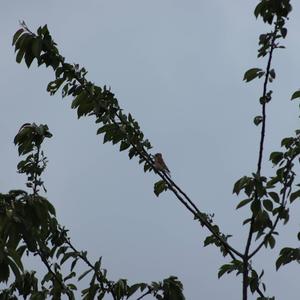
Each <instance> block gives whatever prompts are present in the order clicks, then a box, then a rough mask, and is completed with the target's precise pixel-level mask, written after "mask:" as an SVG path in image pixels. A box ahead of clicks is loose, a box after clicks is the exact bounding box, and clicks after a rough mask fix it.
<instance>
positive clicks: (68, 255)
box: [60, 252, 76, 265]
mask: <svg viewBox="0 0 300 300" xmlns="http://www.w3.org/2000/svg"><path fill="white" fill-rule="evenodd" d="M70 257H76V252H68V253H65V254H64V256H63V258H62V259H61V261H60V264H61V265H62V264H63V263H64V262H65V261H67V260H68V259H69V258H70Z"/></svg>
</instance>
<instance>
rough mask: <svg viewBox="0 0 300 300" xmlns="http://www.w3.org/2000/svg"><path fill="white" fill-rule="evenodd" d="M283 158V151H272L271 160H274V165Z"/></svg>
mask: <svg viewBox="0 0 300 300" xmlns="http://www.w3.org/2000/svg"><path fill="white" fill-rule="evenodd" d="M282 159H283V153H282V152H272V153H271V155H270V161H272V163H273V164H274V165H277V164H278V163H279V162H280V161H281V160H282Z"/></svg>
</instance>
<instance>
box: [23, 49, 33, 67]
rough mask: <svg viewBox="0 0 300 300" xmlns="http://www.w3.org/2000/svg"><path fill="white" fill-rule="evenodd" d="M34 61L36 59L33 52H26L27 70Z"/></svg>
mask: <svg viewBox="0 0 300 300" xmlns="http://www.w3.org/2000/svg"><path fill="white" fill-rule="evenodd" d="M33 59H34V56H33V55H32V53H31V51H26V53H25V63H26V65H27V68H29V67H30V65H31V63H32V61H33Z"/></svg>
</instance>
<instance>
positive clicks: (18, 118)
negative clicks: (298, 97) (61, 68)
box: [0, 0, 300, 300]
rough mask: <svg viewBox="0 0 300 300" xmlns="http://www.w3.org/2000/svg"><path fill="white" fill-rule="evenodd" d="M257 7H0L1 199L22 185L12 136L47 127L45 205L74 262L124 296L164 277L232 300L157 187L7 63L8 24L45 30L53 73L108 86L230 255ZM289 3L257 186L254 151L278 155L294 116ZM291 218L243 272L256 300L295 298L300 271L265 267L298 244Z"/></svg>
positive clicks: (295, 73)
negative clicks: (85, 258) (73, 67)
mask: <svg viewBox="0 0 300 300" xmlns="http://www.w3.org/2000/svg"><path fill="white" fill-rule="evenodd" d="M257 2H258V1H237V0H230V1H223V0H211V1H199V0H198V1H196V0H186V1H179V0H173V1H171V0H165V1H161V0H160V1H159V0H151V1H145V0H127V1H120V0H119V1H117V0H109V1H108V0H105V1H104V0H97V1H96V0H87V1H78V0H76V1H74V0H73V1H58V0H52V1H47V2H46V1H33V0H27V1H16V0H10V1H5V0H1V3H0V42H1V56H0V68H1V74H2V76H1V81H0V88H1V100H0V101H1V110H0V114H1V115H0V136H1V145H0V155H1V175H0V186H1V192H3V193H4V192H7V191H8V190H10V189H13V188H22V187H23V186H24V182H25V178H24V177H23V176H20V175H18V174H17V173H16V165H17V162H18V160H19V158H18V157H17V149H16V147H15V146H14V145H13V138H14V136H15V134H16V133H17V131H18V129H19V127H20V126H21V125H22V124H23V123H26V122H36V123H43V124H48V126H49V128H50V131H51V132H52V133H53V138H52V139H50V140H48V141H47V142H46V143H45V144H44V149H45V152H46V154H47V156H48V159H49V165H48V168H47V171H46V173H45V175H44V179H45V183H46V187H47V189H48V194H47V198H48V199H49V200H50V201H51V202H52V203H53V204H54V205H55V207H56V209H57V215H58V219H59V221H60V223H61V224H62V225H65V226H66V227H67V228H69V229H70V236H71V238H72V241H73V243H74V244H75V245H76V246H77V248H78V249H82V250H88V253H89V257H90V259H91V260H96V259H97V258H98V257H99V256H103V267H105V268H107V269H108V271H109V277H110V278H111V279H114V280H116V279H118V278H128V279H129V282H130V283H135V282H140V281H145V282H151V281H158V280H162V279H163V278H166V277H168V276H170V275H175V276H178V277H179V279H180V280H181V281H182V282H183V284H184V293H185V295H186V298H187V299H192V300H197V299H221V298H222V299H232V300H238V299H241V277H238V278H236V277H235V275H229V276H225V277H224V278H222V279H220V280H218V279H217V272H218V268H219V267H220V266H221V265H222V264H224V263H227V262H228V261H229V260H227V259H223V257H222V256H221V255H220V253H219V250H218V249H215V248H214V247H207V248H203V246H202V245H203V241H204V239H205V237H206V236H207V234H208V232H207V231H206V230H204V229H202V228H201V227H200V226H199V224H198V223H197V222H195V221H194V220H193V218H192V217H191V215H190V214H189V213H188V212H187V211H185V209H184V207H183V206H182V205H180V203H178V201H177V200H176V198H175V197H174V196H173V194H171V193H164V194H163V195H161V196H160V197H159V198H157V197H156V196H155V195H154V193H153V184H154V182H155V181H156V180H157V179H158V178H157V176H156V175H155V174H144V173H143V171H142V168H141V167H140V166H139V165H138V163H137V161H136V160H131V161H130V160H129V159H128V156H127V153H126V152H121V153H120V152H118V147H116V146H112V145H111V144H105V145H103V144H102V139H103V137H102V136H96V134H95V133H96V130H97V127H96V125H95V124H94V123H93V120H92V119H91V120H89V119H80V120H79V121H78V120H77V115H76V112H75V111H73V110H71V109H70V103H71V99H64V100H61V96H60V93H58V94H57V95H55V96H53V97H50V96H49V94H47V92H46V86H47V84H48V82H49V81H51V80H52V79H53V78H54V74H53V72H52V70H50V69H49V70H48V69H45V68H44V67H41V68H37V67H36V62H35V61H34V63H33V64H32V66H31V68H30V69H29V70H28V69H27V67H26V66H25V63H22V64H21V65H19V64H17V63H16V62H15V54H14V50H13V47H12V46H11V41H12V36H13V34H14V32H15V31H16V30H17V29H18V27H19V26H18V21H19V20H25V22H26V23H27V25H28V26H29V28H31V30H33V31H36V29H37V28H38V26H40V25H44V24H48V28H49V30H50V32H51V34H52V36H53V38H54V40H55V41H56V42H57V44H58V48H59V50H60V52H61V54H62V55H63V56H65V57H66V59H67V61H69V62H70V63H79V64H80V65H81V66H84V67H86V69H87V70H88V71H89V74H88V78H89V79H90V80H91V81H93V82H95V83H96V84H99V85H104V84H106V85H108V86H111V88H112V91H113V92H114V93H115V94H116V97H117V98H118V100H119V103H120V105H121V106H122V107H123V108H124V109H125V111H126V112H131V113H132V114H133V115H134V116H135V118H136V119H137V120H138V121H139V122H140V125H141V128H142V130H143V131H144V134H145V136H146V137H148V138H149V139H150V141H151V143H152V144H153V146H154V149H153V153H155V152H162V153H163V155H164V157H165V160H166V162H167V164H168V166H169V168H170V169H171V171H172V175H173V179H174V180H175V181H176V182H177V183H178V184H179V185H180V186H181V187H182V188H183V189H184V190H185V191H186V192H187V193H188V195H190V196H191V198H192V199H193V200H194V201H195V202H196V203H197V204H198V205H199V207H200V208H201V209H202V210H204V211H205V212H210V213H215V221H216V223H217V224H219V225H220V226H221V228H222V231H223V232H225V233H230V234H233V235H234V238H232V240H231V241H232V243H233V245H234V246H237V248H238V249H239V250H243V249H244V241H245V232H246V231H245V230H246V229H247V230H248V228H246V227H245V228H244V227H241V223H242V221H243V220H244V219H245V217H246V216H248V215H247V212H248V211H247V209H242V210H238V211H236V210H235V207H236V205H237V203H238V199H237V197H235V196H233V195H232V187H233V183H234V182H235V181H236V180H237V179H238V178H240V177H241V176H243V175H249V174H251V172H253V171H255V170H256V162H257V156H258V140H259V132H260V128H258V127H256V126H254V124H253V123H252V120H253V118H254V116H256V115H258V114H260V106H259V105H258V98H259V97H260V95H261V91H262V82H261V81H255V82H252V83H250V84H245V83H244V82H242V78H243V75H244V72H245V71H246V70H247V69H248V68H251V67H256V66H260V67H264V66H265V64H266V61H265V60H259V61H258V60H257V58H256V55H257V41H258V36H259V34H261V33H263V32H265V31H267V30H269V27H266V26H265V25H264V24H263V23H262V22H261V21H256V19H255V17H254V15H253V10H254V7H255V5H256V4H257ZM292 4H293V7H294V10H293V12H292V14H291V17H290V21H289V22H288V30H289V32H288V37H287V40H286V41H285V42H284V44H285V45H286V46H287V49H285V50H280V51H276V53H275V55H274V66H275V68H276V73H277V78H276V81H275V83H274V84H273V85H272V88H273V90H274V93H273V94H274V97H273V101H272V102H271V104H270V105H268V108H267V113H268V120H267V121H268V123H267V138H266V142H267V145H266V151H267V152H266V154H265V157H264V158H265V159H264V163H265V164H264V167H263V172H265V174H267V175H269V174H272V169H271V165H270V163H269V162H268V160H267V158H268V154H267V153H268V151H274V150H278V149H279V144H280V141H281V139H282V138H283V137H285V136H289V135H292V134H293V131H294V129H296V128H299V118H298V116H299V108H298V103H296V102H291V101H289V99H290V96H291V94H292V92H294V91H295V90H297V89H298V88H299V87H300V77H299V70H300V56H299V52H300V42H299V41H300V39H299V28H300V18H299V15H300V4H299V2H297V1H292ZM297 168H298V172H299V165H298V166H297ZM240 200H242V199H240ZM293 207H294V209H295V211H294V212H293V213H292V221H291V222H290V223H289V225H288V226H285V227H284V228H283V227H282V226H280V227H279V231H280V232H282V235H281V236H280V237H279V239H278V245H277V247H276V248H275V250H273V251H270V250H269V249H267V250H265V249H263V251H262V252H261V253H260V254H259V256H257V258H256V259H254V261H253V265H254V266H256V267H257V271H258V272H260V271H261V268H264V269H265V274H266V275H265V283H266V284H267V291H268V293H267V295H270V296H273V295H275V296H276V299H296V298H297V297H299V292H300V285H299V274H300V266H299V265H297V264H296V263H293V264H290V265H288V266H287V267H283V268H282V269H280V270H279V272H276V271H275V265H274V264H275V260H276V257H277V256H278V253H279V251H280V249H281V247H282V245H285V246H292V247H295V246H298V245H299V242H298V241H297V239H296V234H297V232H298V230H299V225H300V220H299V213H300V210H299V205H298V206H297V204H295V205H294V206H293ZM296 210H297V211H296ZM148 299H152V298H148ZM250 299H256V297H250Z"/></svg>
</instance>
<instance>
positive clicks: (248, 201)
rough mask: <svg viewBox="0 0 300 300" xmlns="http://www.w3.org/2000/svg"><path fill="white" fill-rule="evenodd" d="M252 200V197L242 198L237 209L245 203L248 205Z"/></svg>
mask: <svg viewBox="0 0 300 300" xmlns="http://www.w3.org/2000/svg"><path fill="white" fill-rule="evenodd" d="M251 201H252V199H245V200H242V201H241V202H240V203H239V204H238V205H237V207H236V208H235V209H239V208H241V207H243V206H244V205H247V204H248V203H250V202H251Z"/></svg>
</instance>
